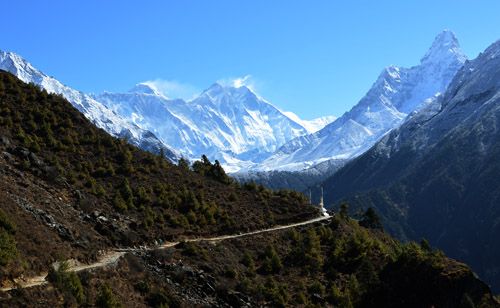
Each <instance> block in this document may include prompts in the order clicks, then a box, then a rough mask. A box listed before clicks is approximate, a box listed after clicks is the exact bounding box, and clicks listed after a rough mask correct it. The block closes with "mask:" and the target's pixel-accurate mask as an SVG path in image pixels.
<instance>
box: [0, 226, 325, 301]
mask: <svg viewBox="0 0 500 308" xmlns="http://www.w3.org/2000/svg"><path fill="white" fill-rule="evenodd" d="M331 218H332V216H321V217H317V218H313V219H310V220H306V221H302V222H297V223H293V224H289V225H283V226H275V227H272V228H268V229H262V230H257V231H251V232H246V233H238V234H230V235H221V236H215V237H199V238H192V239H184V240H182V241H179V242H168V243H165V244H162V245H160V246H154V247H143V248H118V249H114V250H112V251H109V252H108V253H106V254H104V255H103V256H102V257H101V258H100V259H99V260H98V261H97V262H94V263H91V264H80V263H78V262H72V263H73V264H71V263H70V265H69V268H68V271H72V272H80V271H84V270H88V269H93V268H99V267H104V266H108V265H113V264H115V263H117V262H118V260H119V259H120V258H121V257H122V256H123V255H125V254H126V253H127V252H134V251H147V250H157V249H166V248H170V247H173V246H175V245H177V244H179V243H181V242H218V241H223V240H228V239H234V238H240V237H245V236H251V235H256V234H261V233H267V232H273V231H278V230H283V229H290V228H294V227H299V226H304V225H309V224H313V223H317V222H320V221H324V220H328V219H331ZM46 277H47V273H42V274H41V275H40V276H34V277H28V278H23V277H21V278H17V279H14V282H15V284H13V285H9V286H5V287H2V288H0V291H2V292H7V291H10V290H13V289H17V288H23V289H24V288H29V287H34V286H40V285H44V284H46V283H48V282H47V280H46Z"/></svg>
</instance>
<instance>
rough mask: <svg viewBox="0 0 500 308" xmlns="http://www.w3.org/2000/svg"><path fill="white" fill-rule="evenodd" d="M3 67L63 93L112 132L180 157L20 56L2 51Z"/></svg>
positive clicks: (154, 138)
mask: <svg viewBox="0 0 500 308" xmlns="http://www.w3.org/2000/svg"><path fill="white" fill-rule="evenodd" d="M0 69H2V70H5V71H8V72H10V73H12V74H14V75H15V76H17V77H18V78H19V79H21V80H22V81H24V82H26V83H34V84H36V85H38V86H40V87H41V88H43V89H45V90H46V91H47V92H49V93H55V94H60V95H62V96H64V97H65V98H66V99H67V100H68V101H69V102H70V103H71V104H72V105H73V106H74V107H75V108H77V109H78V110H79V111H80V112H82V113H83V114H84V115H85V116H86V117H87V118H88V119H89V120H90V121H92V122H93V123H94V124H95V125H96V126H97V127H100V128H102V129H104V130H105V131H107V132H108V133H109V134H111V135H113V136H115V137H120V138H127V140H129V142H130V143H132V144H134V145H137V146H139V147H141V148H143V149H145V150H149V151H152V152H159V151H160V149H163V151H164V153H165V154H166V156H167V157H168V158H169V159H171V160H174V161H175V160H177V157H178V156H177V154H175V153H174V152H173V151H171V150H170V149H168V148H167V147H166V146H165V145H164V144H163V143H162V142H161V141H160V140H158V139H157V138H156V136H155V135H154V134H153V133H151V132H149V131H147V130H143V129H141V128H139V127H138V126H136V125H134V124H133V123H131V122H129V121H127V120H126V119H124V118H122V117H121V116H119V115H118V114H116V113H114V112H113V111H111V110H110V109H108V108H106V107H105V106H104V105H102V104H101V103H99V102H98V101H96V100H94V99H93V98H92V97H90V96H89V95H87V94H84V93H82V92H80V91H77V90H74V89H72V88H70V87H67V86H65V85H63V84H62V83H61V82H59V81H58V80H56V79H54V78H52V77H49V76H47V75H45V74H44V73H42V72H40V71H39V70H37V69H36V68H34V67H33V66H32V65H31V64H30V63H29V62H27V61H26V60H24V59H23V58H21V57H20V56H19V55H17V54H15V53H12V52H3V51H0Z"/></svg>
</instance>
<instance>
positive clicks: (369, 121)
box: [254, 30, 466, 171]
mask: <svg viewBox="0 0 500 308" xmlns="http://www.w3.org/2000/svg"><path fill="white" fill-rule="evenodd" d="M465 61H466V56H465V55H464V54H463V52H462V51H461V50H460V46H459V43H458V40H457V38H456V37H455V35H454V34H453V32H451V31H448V30H445V31H443V32H442V33H440V34H439V35H438V36H437V37H436V38H435V40H434V42H433V44H432V46H431V47H430V49H429V50H428V51H427V53H426V54H425V56H424V57H423V58H422V59H421V60H420V64H419V65H417V66H413V67H411V68H404V67H397V66H389V67H387V68H385V69H384V70H383V71H382V73H381V74H380V76H379V77H378V79H377V80H376V82H375V83H374V84H373V86H372V87H371V89H370V90H369V91H368V93H367V94H366V95H365V96H364V97H363V98H362V99H361V100H360V101H359V103H358V104H357V105H355V106H354V107H353V108H352V109H351V110H350V111H349V112H347V113H345V114H344V115H343V116H342V117H340V118H339V119H337V120H336V121H334V122H333V123H331V124H329V125H327V126H325V127H324V128H323V129H321V130H320V131H318V132H316V133H313V134H309V135H305V136H301V137H298V138H295V139H293V140H291V141H289V142H288V143H286V144H284V145H283V146H282V147H281V148H280V149H279V150H278V151H276V153H274V154H273V155H272V156H271V157H269V158H267V159H266V160H265V161H263V162H262V163H261V164H260V165H258V166H257V167H254V170H261V171H265V170H301V169H305V168H307V167H309V166H313V165H315V164H318V163H320V162H323V161H327V160H331V159H336V160H347V159H351V158H353V157H356V156H358V155H360V154H361V153H363V152H365V151H366V150H367V149H369V148H370V147H371V146H372V145H373V144H374V143H375V142H376V141H377V140H379V139H380V138H381V137H382V136H383V135H384V134H386V133H387V132H388V131H390V130H391V129H393V128H395V127H397V126H399V125H400V124H401V123H402V122H403V120H404V119H405V118H406V117H407V115H408V114H409V113H411V112H413V111H415V110H418V109H420V108H421V107H423V106H425V105H428V104H429V103H430V102H432V101H433V100H434V99H435V97H436V96H438V95H439V94H440V93H442V92H443V91H444V90H446V87H447V86H448V84H449V83H450V81H451V80H452V78H453V76H454V75H455V74H456V72H457V71H458V70H459V69H460V68H461V67H462V66H463V64H464V62H465Z"/></svg>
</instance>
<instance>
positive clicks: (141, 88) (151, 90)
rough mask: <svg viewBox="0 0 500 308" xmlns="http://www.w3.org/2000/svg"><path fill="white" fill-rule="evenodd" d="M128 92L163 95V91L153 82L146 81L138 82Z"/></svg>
mask: <svg viewBox="0 0 500 308" xmlns="http://www.w3.org/2000/svg"><path fill="white" fill-rule="evenodd" d="M128 92H129V93H137V94H150V95H157V96H163V95H162V94H161V92H160V91H159V90H158V89H157V88H156V87H155V86H154V85H153V84H150V83H146V82H141V83H138V84H136V85H135V86H134V87H133V88H132V89H130V90H129V91H128Z"/></svg>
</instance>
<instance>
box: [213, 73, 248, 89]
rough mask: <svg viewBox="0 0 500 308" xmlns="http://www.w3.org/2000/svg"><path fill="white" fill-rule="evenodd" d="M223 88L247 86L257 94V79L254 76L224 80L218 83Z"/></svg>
mask: <svg viewBox="0 0 500 308" xmlns="http://www.w3.org/2000/svg"><path fill="white" fill-rule="evenodd" d="M217 82H218V83H220V84H221V85H223V86H231V87H236V88H239V87H243V86H246V87H247V88H249V89H250V90H252V91H254V92H256V84H257V82H256V81H255V78H253V77H252V75H245V76H243V77H236V78H224V79H220V80H218V81H217Z"/></svg>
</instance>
